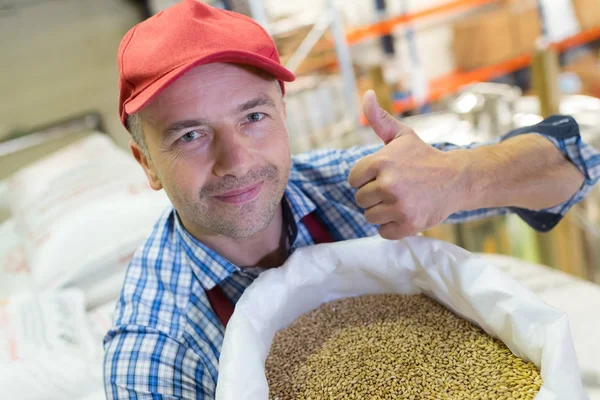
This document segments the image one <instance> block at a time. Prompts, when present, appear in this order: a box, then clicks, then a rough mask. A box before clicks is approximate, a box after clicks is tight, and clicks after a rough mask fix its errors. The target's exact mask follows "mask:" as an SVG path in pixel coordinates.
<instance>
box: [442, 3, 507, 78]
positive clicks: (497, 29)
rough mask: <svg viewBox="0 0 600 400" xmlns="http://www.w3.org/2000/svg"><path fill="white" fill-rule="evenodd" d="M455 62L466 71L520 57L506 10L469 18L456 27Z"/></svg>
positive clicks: (459, 22)
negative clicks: (516, 56)
mask: <svg viewBox="0 0 600 400" xmlns="http://www.w3.org/2000/svg"><path fill="white" fill-rule="evenodd" d="M453 28H454V43H453V51H454V61H455V63H456V65H457V66H458V67H459V68H460V69H462V70H467V71H468V70H471V69H475V68H479V67H483V66H486V65H492V64H496V63H499V62H502V61H505V60H507V59H510V58H511V57H514V56H515V55H517V54H518V49H517V48H515V45H514V39H513V28H512V26H511V13H510V11H509V10H508V9H506V8H501V9H498V10H493V11H489V12H486V13H482V14H476V15H473V16H469V17H467V18H464V19H462V20H460V21H458V22H457V23H456V24H454V27H453Z"/></svg>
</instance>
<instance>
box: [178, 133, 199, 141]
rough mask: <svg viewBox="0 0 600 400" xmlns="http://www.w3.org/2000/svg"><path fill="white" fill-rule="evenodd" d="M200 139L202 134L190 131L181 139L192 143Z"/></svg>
mask: <svg viewBox="0 0 600 400" xmlns="http://www.w3.org/2000/svg"><path fill="white" fill-rule="evenodd" d="M199 137H200V134H199V133H198V132H197V131H189V132H188V133H186V134H185V135H183V136H182V137H181V140H183V141H184V142H191V141H192V140H194V139H197V138H199Z"/></svg>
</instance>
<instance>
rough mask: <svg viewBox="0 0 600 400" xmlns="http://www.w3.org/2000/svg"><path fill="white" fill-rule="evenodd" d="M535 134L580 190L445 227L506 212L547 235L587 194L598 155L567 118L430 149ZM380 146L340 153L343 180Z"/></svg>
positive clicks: (487, 211) (469, 215)
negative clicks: (558, 156) (577, 176)
mask: <svg viewBox="0 0 600 400" xmlns="http://www.w3.org/2000/svg"><path fill="white" fill-rule="evenodd" d="M523 134H539V135H541V136H543V137H545V138H546V139H548V140H550V141H551V142H552V143H553V144H554V145H555V146H556V148H557V149H558V150H560V151H561V152H562V153H563V154H564V156H565V158H567V159H568V160H569V161H570V162H572V163H573V164H574V165H575V166H576V167H577V168H578V169H579V170H580V171H581V173H582V174H583V175H584V176H585V181H584V183H583V185H582V186H581V188H580V189H579V190H578V191H577V192H576V193H575V194H574V195H573V196H572V197H571V198H570V199H569V200H567V201H565V202H564V203H562V204H559V205H557V206H554V207H551V208H547V209H543V210H528V209H524V208H519V207H506V208H482V209H479V210H473V211H461V212H457V213H454V214H452V215H451V216H449V217H448V219H447V220H446V222H447V223H461V222H467V221H471V220H475V219H479V218H484V217H491V216H495V215H501V214H505V213H508V212H514V213H516V214H518V215H519V216H520V217H521V218H522V219H523V220H524V221H525V222H527V223H528V224H529V225H530V226H531V227H532V228H534V229H536V230H539V231H544V232H545V231H549V230H550V229H552V228H553V227H554V226H555V225H556V224H557V223H558V222H559V221H560V220H561V218H562V217H563V216H564V215H565V214H566V213H567V211H569V209H570V208H571V207H572V206H573V205H575V204H577V203H578V202H579V201H581V200H582V199H583V198H584V197H585V195H586V194H587V193H588V192H589V191H590V189H591V188H592V187H593V186H594V184H595V183H596V182H597V181H598V179H599V177H600V153H599V152H598V151H597V150H596V149H594V148H593V147H591V146H590V145H588V144H586V143H584V142H583V141H582V139H581V135H580V133H579V125H578V124H577V122H576V121H575V119H573V118H572V117H569V116H563V115H554V116H552V117H549V118H547V119H545V120H544V121H542V122H540V123H539V124H536V125H533V126H528V127H524V128H519V129H516V130H513V131H511V132H509V133H507V134H506V135H504V136H502V137H499V138H496V139H494V140H491V141H487V142H480V143H473V144H470V145H466V146H457V145H454V144H451V143H436V144H433V146H434V147H436V148H437V149H440V150H443V151H451V150H457V149H469V148H475V147H479V146H487V145H491V144H497V143H499V142H501V141H503V140H507V139H510V138H512V137H514V136H517V135H523ZM381 147H382V145H376V146H368V147H354V148H350V149H348V150H343V151H342V150H340V151H339V152H340V153H339V157H340V166H341V170H342V171H344V174H345V178H346V179H347V177H348V174H349V173H350V169H351V168H352V167H353V166H354V164H355V163H356V162H357V161H358V160H359V159H361V158H362V157H364V156H366V155H369V154H372V153H374V152H376V151H377V150H379V149H380V148H381ZM341 186H342V187H341V188H340V189H342V190H346V191H348V196H346V197H347V198H353V196H354V194H355V192H356V191H355V190H354V189H353V188H351V187H350V185H348V184H347V182H343V183H342V185H341Z"/></svg>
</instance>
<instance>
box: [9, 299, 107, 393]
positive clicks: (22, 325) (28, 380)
mask: <svg viewBox="0 0 600 400" xmlns="http://www.w3.org/2000/svg"><path fill="white" fill-rule="evenodd" d="M100 348H101V344H100ZM98 353H99V352H98V343H95V341H94V340H93V338H92V335H91V334H90V330H89V327H88V321H87V319H86V315H85V310H84V300H83V294H82V293H81V292H80V291H78V290H75V289H69V290H65V291H62V292H54V293H52V292H48V293H42V294H33V293H32V294H25V295H18V296H14V297H11V298H10V299H9V300H8V302H7V303H6V304H4V305H2V306H0V388H1V389H0V392H1V393H2V398H6V399H19V400H68V399H77V398H80V397H82V396H83V395H85V394H88V393H90V392H92V391H97V390H99V389H101V388H102V368H101V364H100V367H98V361H97V354H98Z"/></svg>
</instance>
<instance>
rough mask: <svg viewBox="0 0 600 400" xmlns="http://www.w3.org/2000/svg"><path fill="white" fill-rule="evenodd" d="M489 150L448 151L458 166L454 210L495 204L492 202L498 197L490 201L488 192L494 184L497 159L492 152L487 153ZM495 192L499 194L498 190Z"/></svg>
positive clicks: (465, 209)
mask: <svg viewBox="0 0 600 400" xmlns="http://www.w3.org/2000/svg"><path fill="white" fill-rule="evenodd" d="M489 151H490V149H486V148H478V149H468V150H456V151H452V152H450V153H448V154H449V155H451V156H452V158H453V159H454V160H453V163H454V165H456V166H457V167H458V172H457V181H456V185H457V191H456V193H457V199H456V201H455V204H456V211H472V210H477V209H480V208H487V207H493V206H497V205H495V204H492V203H496V202H498V200H500V199H496V201H491V199H489V196H488V193H489V188H490V187H493V186H495V184H494V181H495V176H496V174H495V173H494V168H495V165H496V164H497V163H498V159H497V157H494V155H493V154H489ZM486 153H488V154H486ZM496 183H499V182H496ZM495 193H496V195H498V194H499V193H498V191H495Z"/></svg>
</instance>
